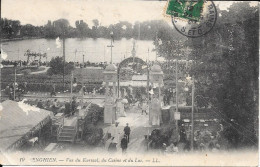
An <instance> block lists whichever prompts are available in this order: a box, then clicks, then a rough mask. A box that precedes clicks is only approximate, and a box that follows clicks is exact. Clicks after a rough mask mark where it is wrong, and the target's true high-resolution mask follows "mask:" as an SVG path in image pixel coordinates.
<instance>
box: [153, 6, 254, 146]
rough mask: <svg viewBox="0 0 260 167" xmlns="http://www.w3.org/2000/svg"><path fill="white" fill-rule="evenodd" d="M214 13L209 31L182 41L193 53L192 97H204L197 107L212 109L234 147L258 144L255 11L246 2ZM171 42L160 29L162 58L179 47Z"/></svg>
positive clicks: (155, 42) (168, 36)
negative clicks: (193, 94) (217, 14)
mask: <svg viewBox="0 0 260 167" xmlns="http://www.w3.org/2000/svg"><path fill="white" fill-rule="evenodd" d="M218 11H219V13H220V14H221V17H219V18H218V19H217V22H216V24H215V26H214V28H213V29H212V30H211V31H210V32H209V33H207V34H206V35H204V36H202V37H199V38H188V40H187V41H185V46H189V47H190V48H191V49H192V52H191V53H190V54H189V57H188V59H191V60H192V62H193V63H192V66H191V69H190V70H189V74H190V75H192V76H194V78H195V85H196V92H195V94H196V95H200V97H207V98H202V99H201V100H200V104H198V105H199V106H198V107H202V106H206V107H209V106H211V108H212V112H214V113H215V114H217V115H218V117H219V118H220V119H221V121H222V124H223V126H224V133H223V135H224V137H226V139H227V140H228V141H229V143H230V145H232V146H233V147H240V146H246V145H257V135H256V133H255V132H256V131H257V129H258V125H257V124H256V125H255V124H254V123H255V122H257V121H256V119H257V117H258V96H257V94H258V86H257V85H258V75H259V64H258V62H259V57H258V37H259V32H258V30H259V25H258V23H259V18H258V17H259V16H258V13H259V11H258V8H257V7H250V5H249V3H248V2H243V3H242V2H240V3H234V4H232V5H231V6H230V8H229V11H221V10H220V9H218ZM158 39H160V40H158ZM173 39H174V37H173V36H171V35H170V34H169V32H167V31H159V32H158V33H157V38H156V39H155V40H154V44H155V46H156V51H158V54H159V55H160V56H162V57H164V58H165V59H166V60H167V59H168V60H170V59H174V58H176V57H177V55H178V53H176V52H177V51H178V50H180V48H183V47H184V45H179V46H178V45H176V42H175V41H174V40H173ZM159 41H161V42H159ZM160 43H161V44H160ZM174 45H175V46H174ZM184 50H185V49H184ZM181 54H183V53H181ZM196 100H197V99H196Z"/></svg>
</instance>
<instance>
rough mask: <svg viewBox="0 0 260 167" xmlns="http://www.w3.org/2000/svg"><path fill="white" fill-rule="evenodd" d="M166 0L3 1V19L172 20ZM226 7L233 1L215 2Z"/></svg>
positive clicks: (33, 21)
mask: <svg viewBox="0 0 260 167" xmlns="http://www.w3.org/2000/svg"><path fill="white" fill-rule="evenodd" d="M166 3H167V2H166V1H140V0H2V11H1V12H2V13H1V15H2V18H8V19H13V20H20V21H21V24H23V25H24V24H32V25H36V26H40V25H45V24H46V23H47V21H48V20H51V21H54V20H57V19H60V18H65V19H67V20H69V22H70V25H71V26H73V27H75V21H76V20H84V21H85V22H87V23H88V25H90V26H92V25H93V23H92V20H93V19H98V20H99V21H100V22H101V25H104V26H107V25H109V24H115V23H117V22H119V21H128V22H130V23H132V24H133V23H134V22H135V21H140V22H142V21H147V20H155V19H156V20H157V19H163V20H166V21H168V22H171V20H170V19H169V18H167V17H165V15H164V8H165V6H166ZM214 3H215V4H216V5H219V7H220V9H222V10H226V9H227V8H228V7H229V6H230V5H231V4H232V3H233V2H230V1H216V2H214ZM255 3H257V2H255Z"/></svg>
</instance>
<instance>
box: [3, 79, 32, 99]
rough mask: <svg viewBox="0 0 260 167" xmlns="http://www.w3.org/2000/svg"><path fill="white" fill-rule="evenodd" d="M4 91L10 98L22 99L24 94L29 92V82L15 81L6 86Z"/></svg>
mask: <svg viewBox="0 0 260 167" xmlns="http://www.w3.org/2000/svg"><path fill="white" fill-rule="evenodd" d="M4 93H5V94H6V95H7V96H8V98H9V100H16V99H18V100H19V101H20V100H21V98H22V96H23V95H24V94H26V93H27V83H26V82H24V83H19V84H18V83H13V84H9V85H7V86H6V88H5V90H4Z"/></svg>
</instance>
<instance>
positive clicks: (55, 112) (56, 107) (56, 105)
mask: <svg viewBox="0 0 260 167" xmlns="http://www.w3.org/2000/svg"><path fill="white" fill-rule="evenodd" d="M52 111H53V113H54V115H56V114H57V112H58V103H57V99H55V100H54V102H53V105H52Z"/></svg>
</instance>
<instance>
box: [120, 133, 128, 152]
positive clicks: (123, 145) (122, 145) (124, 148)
mask: <svg viewBox="0 0 260 167" xmlns="http://www.w3.org/2000/svg"><path fill="white" fill-rule="evenodd" d="M127 145H128V141H127V136H126V135H124V137H123V138H122V140H121V148H122V153H123V154H124V153H126V149H127Z"/></svg>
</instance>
